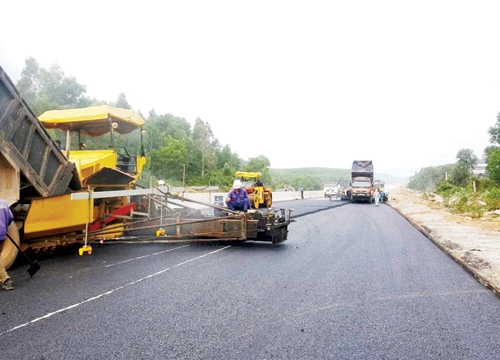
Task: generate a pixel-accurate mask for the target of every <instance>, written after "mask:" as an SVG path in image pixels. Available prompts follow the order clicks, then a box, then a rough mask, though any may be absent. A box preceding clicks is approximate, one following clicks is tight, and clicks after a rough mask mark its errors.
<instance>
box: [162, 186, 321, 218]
mask: <svg viewBox="0 0 500 360" xmlns="http://www.w3.org/2000/svg"><path fill="white" fill-rule="evenodd" d="M171 192H172V193H176V192H175V191H172V190H171ZM178 194H179V196H181V197H185V198H186V199H189V200H195V201H198V202H204V203H208V204H216V205H222V206H225V203H224V201H225V199H226V197H227V194H228V192H215V191H214V192H204V193H191V192H186V193H182V192H179V193H178ZM303 196H304V199H313V198H322V197H324V193H323V190H316V191H304V194H303ZM220 199H222V204H220V203H219V202H218V201H217V200H219V201H220ZM301 199H302V195H301V192H300V191H273V204H274V203H277V202H280V201H290V200H301ZM176 201H177V200H176ZM176 201H173V203H175V202H176ZM189 206H190V207H193V208H194V209H197V210H200V211H201V212H202V214H205V215H212V214H213V208H210V207H208V206H205V205H201V204H195V203H189Z"/></svg>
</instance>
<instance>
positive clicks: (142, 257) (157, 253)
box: [104, 245, 189, 267]
mask: <svg viewBox="0 0 500 360" xmlns="http://www.w3.org/2000/svg"><path fill="white" fill-rule="evenodd" d="M186 246H189V245H184V246H179V247H177V248H174V249H168V250H163V251H158V252H155V253H153V254H148V255H143V256H138V257H135V258H132V259H127V260H123V261H118V262H116V263H113V264H108V265H105V266H104V267H111V266H115V265H120V264H125V263H128V262H130V261H134V260H140V259H144V258H147V257H150V256H155V255H160V254H163V253H167V252H169V251H174V250H178V249H182V248H185V247H186Z"/></svg>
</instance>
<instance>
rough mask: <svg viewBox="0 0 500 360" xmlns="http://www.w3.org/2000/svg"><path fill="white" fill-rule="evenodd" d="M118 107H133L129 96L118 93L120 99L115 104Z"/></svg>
mask: <svg viewBox="0 0 500 360" xmlns="http://www.w3.org/2000/svg"><path fill="white" fill-rule="evenodd" d="M113 105H114V106H116V107H117V108H121V109H132V106H131V105H130V104H129V103H128V101H127V96H126V95H125V94H124V93H120V94H119V95H118V100H116V103H114V104H113Z"/></svg>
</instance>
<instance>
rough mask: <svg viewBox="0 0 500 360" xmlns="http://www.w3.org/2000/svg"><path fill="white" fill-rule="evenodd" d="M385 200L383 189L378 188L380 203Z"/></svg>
mask: <svg viewBox="0 0 500 360" xmlns="http://www.w3.org/2000/svg"><path fill="white" fill-rule="evenodd" d="M384 200H385V191H384V190H382V189H380V203H381V204H383V203H384Z"/></svg>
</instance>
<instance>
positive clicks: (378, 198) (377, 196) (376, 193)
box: [373, 189, 380, 206]
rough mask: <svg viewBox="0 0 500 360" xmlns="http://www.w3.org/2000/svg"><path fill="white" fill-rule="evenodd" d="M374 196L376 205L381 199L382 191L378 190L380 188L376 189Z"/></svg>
mask: <svg viewBox="0 0 500 360" xmlns="http://www.w3.org/2000/svg"><path fill="white" fill-rule="evenodd" d="M373 198H374V199H375V206H378V203H379V201H380V193H379V192H378V189H375V192H374V193H373Z"/></svg>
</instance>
